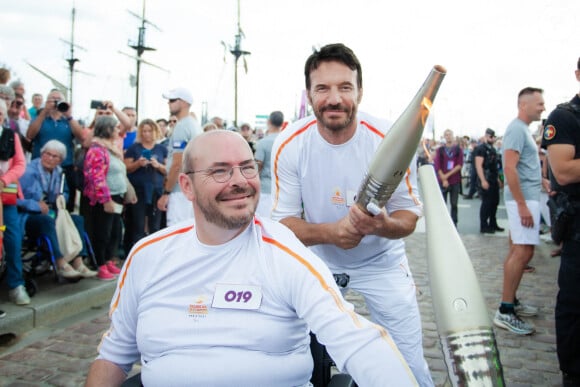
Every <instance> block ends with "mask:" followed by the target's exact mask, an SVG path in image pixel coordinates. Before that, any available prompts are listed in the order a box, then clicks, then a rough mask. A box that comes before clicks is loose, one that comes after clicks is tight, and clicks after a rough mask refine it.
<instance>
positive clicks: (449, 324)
mask: <svg viewBox="0 0 580 387" xmlns="http://www.w3.org/2000/svg"><path fill="white" fill-rule="evenodd" d="M445 74H446V70H445V68H443V67H441V66H434V67H433V69H432V70H431V73H430V74H429V76H428V77H427V79H426V80H425V82H424V83H423V85H422V86H421V88H420V89H419V91H418V92H417V94H416V95H415V97H414V98H413V100H412V101H411V103H410V104H409V105H408V106H407V108H406V109H405V111H404V112H403V114H402V115H401V116H400V117H399V118H398V119H397V121H395V123H394V124H393V126H392V128H391V129H390V130H389V132H388V133H387V135H385V138H384V139H383V140H382V142H381V143H380V144H379V147H378V148H377V150H376V152H375V155H374V157H373V160H372V162H371V164H370V167H369V171H368V173H367V176H366V178H365V179H364V181H363V183H362V184H361V187H360V189H359V191H358V193H357V198H356V203H357V205H359V206H360V207H361V208H362V209H363V210H365V211H367V212H368V213H370V214H373V215H377V214H379V213H380V211H381V210H382V208H383V207H384V206H385V204H386V203H387V201H388V200H389V198H390V197H391V195H392V194H393V192H394V191H395V189H396V188H397V186H398V185H399V183H400V182H401V180H402V179H403V177H404V176H405V172H406V170H407V168H408V167H409V165H410V163H411V161H412V160H413V156H414V155H415V152H416V150H417V147H418V146H419V143H420V141H421V137H422V135H423V129H424V128H425V122H426V120H427V116H428V115H429V112H430V110H431V106H432V104H433V100H434V98H435V96H436V94H437V92H438V90H439V86H440V85H441V82H442V81H443V78H444V76H445ZM419 181H420V184H421V190H422V195H423V201H424V203H425V220H426V231H427V248H428V252H429V253H428V266H429V283H430V288H431V295H432V299H433V309H434V311H435V322H436V324H437V330H438V333H439V339H440V342H441V346H442V349H443V353H444V355H445V363H446V366H447V370H448V377H449V379H448V381H449V382H450V383H451V385H453V386H504V385H505V383H504V379H503V370H502V366H501V363H500V360H499V351H498V350H497V344H496V341H495V336H494V333H493V329H492V327H491V322H490V319H489V316H488V312H487V308H486V306H485V302H484V300H483V295H482V293H481V289H480V288H479V283H478V281H477V277H476V276H475V272H474V270H473V266H472V265H471V260H470V259H469V256H468V255H467V252H466V250H465V247H464V246H463V243H462V241H461V239H460V238H459V234H458V233H457V230H456V229H455V227H454V225H453V222H452V220H451V218H450V216H449V212H448V211H447V207H446V206H445V203H444V202H443V198H442V195H441V192H440V190H439V184H438V183H437V179H436V177H435V173H434V169H433V166H432V165H425V166H423V167H421V168H419Z"/></svg>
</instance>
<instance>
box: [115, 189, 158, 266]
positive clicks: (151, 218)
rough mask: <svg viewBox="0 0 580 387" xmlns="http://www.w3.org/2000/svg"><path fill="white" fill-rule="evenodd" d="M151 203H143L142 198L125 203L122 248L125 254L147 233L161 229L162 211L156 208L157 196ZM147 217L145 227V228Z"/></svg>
mask: <svg viewBox="0 0 580 387" xmlns="http://www.w3.org/2000/svg"><path fill="white" fill-rule="evenodd" d="M154 199H155V200H154V201H153V203H151V204H147V203H145V199H144V198H138V200H137V203H135V204H125V238H124V239H125V240H124V243H123V248H124V250H125V256H127V255H129V251H131V249H132V248H133V245H134V244H135V243H137V241H138V240H139V239H141V238H143V237H145V236H146V235H147V234H152V233H154V232H155V231H158V230H160V229H161V214H162V211H159V210H158V209H157V198H155V197H154ZM145 218H147V228H145Z"/></svg>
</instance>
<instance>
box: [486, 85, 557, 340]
mask: <svg viewBox="0 0 580 387" xmlns="http://www.w3.org/2000/svg"><path fill="white" fill-rule="evenodd" d="M542 93H543V90H542V89H538V88H535V87H526V88H525V89H522V90H521V91H520V92H519V94H518V116H517V117H516V118H515V119H514V120H513V121H512V122H511V123H510V124H509V125H508V127H507V129H506V132H505V135H504V138H503V161H504V164H503V170H504V176H505V180H506V185H505V191H504V201H505V208H506V211H507V215H508V222H509V230H510V236H509V251H508V255H507V257H506V259H505V262H504V264H503V291H502V297H501V304H500V306H499V309H498V311H497V312H496V313H495V317H494V319H493V322H494V324H495V325H497V326H498V327H500V328H504V329H507V330H509V331H511V332H513V333H516V334H519V335H529V334H531V333H533V332H534V330H535V329H534V326H533V325H531V324H529V323H527V322H525V321H523V320H522V319H520V316H535V315H536V314H538V309H537V308H535V307H533V306H529V305H524V304H523V303H521V302H520V301H519V300H518V299H517V297H516V292H517V290H518V287H519V285H520V281H521V280H522V276H523V274H524V269H525V268H526V266H527V265H528V263H529V262H530V260H531V259H532V257H533V256H534V246H535V245H537V244H539V243H540V190H541V188H542V172H541V167H540V157H539V155H538V147H537V145H536V141H535V140H534V138H533V137H532V134H531V133H530V130H529V125H530V123H532V122H533V121H539V120H540V118H541V116H542V112H543V111H544V110H546V109H545V108H544V97H543V96H542Z"/></svg>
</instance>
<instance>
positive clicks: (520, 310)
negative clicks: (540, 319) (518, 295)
mask: <svg viewBox="0 0 580 387" xmlns="http://www.w3.org/2000/svg"><path fill="white" fill-rule="evenodd" d="M514 310H515V311H516V313H517V315H518V316H522V317H532V316H537V315H538V308H536V307H535V306H531V305H526V304H522V303H521V302H519V301H518V302H517V303H516V304H514Z"/></svg>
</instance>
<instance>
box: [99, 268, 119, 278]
mask: <svg viewBox="0 0 580 387" xmlns="http://www.w3.org/2000/svg"><path fill="white" fill-rule="evenodd" d="M97 278H98V279H100V280H101V281H113V280H114V279H115V278H117V277H115V275H114V274H113V273H111V272H110V271H109V269H108V267H107V265H102V266H99V272H98V273H97Z"/></svg>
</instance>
